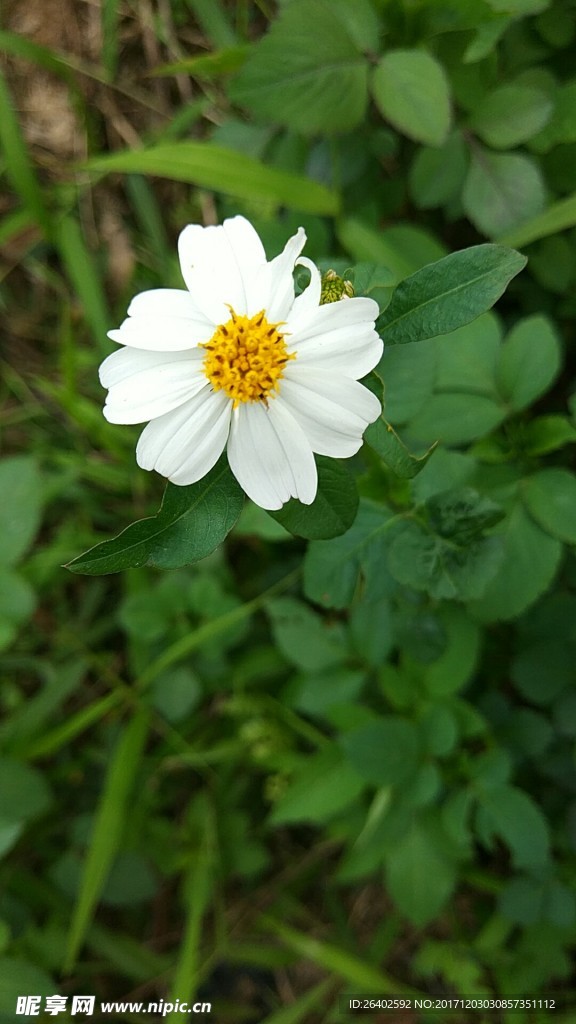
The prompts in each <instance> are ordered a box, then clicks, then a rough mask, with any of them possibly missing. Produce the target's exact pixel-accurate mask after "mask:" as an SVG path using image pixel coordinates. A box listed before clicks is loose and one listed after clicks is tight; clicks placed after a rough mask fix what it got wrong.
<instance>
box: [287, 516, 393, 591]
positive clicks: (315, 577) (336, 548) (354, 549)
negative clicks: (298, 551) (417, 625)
mask: <svg viewBox="0 0 576 1024" xmlns="http://www.w3.org/2000/svg"><path fill="white" fill-rule="evenodd" d="M390 521H391V515H390V512H389V511H388V510H387V509H385V508H382V506H380V505H376V504H372V503H371V502H369V501H361V502H360V507H359V509H358V515H357V516H356V519H355V520H354V523H353V524H352V526H351V527H350V529H349V530H347V531H346V533H344V534H342V536H341V537H336V538H335V539H334V540H318V541H313V542H312V543H311V544H310V545H309V547H308V551H307V553H306V556H305V560H304V591H305V593H306V596H307V597H309V598H310V600H312V601H315V602H316V603H317V604H320V605H323V606H324V607H326V608H344V607H345V606H346V605H347V604H349V603H350V602H351V600H352V597H353V595H354V591H355V589H356V584H357V581H358V573H359V572H360V571H362V572H363V574H364V576H365V579H366V583H367V586H368V588H372V587H374V589H376V590H377V588H378V586H380V585H383V586H384V587H386V586H389V582H388V581H387V575H386V572H385V569H384V565H385V558H386V553H385V552H386V541H387V537H386V531H387V529H388V524H389V523H390ZM378 596H382V594H381V593H380V594H378Z"/></svg>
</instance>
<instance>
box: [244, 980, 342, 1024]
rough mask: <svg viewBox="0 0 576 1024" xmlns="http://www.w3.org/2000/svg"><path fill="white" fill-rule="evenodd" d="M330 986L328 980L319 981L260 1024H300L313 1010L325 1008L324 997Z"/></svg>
mask: <svg viewBox="0 0 576 1024" xmlns="http://www.w3.org/2000/svg"><path fill="white" fill-rule="evenodd" d="M332 985H333V982H332V981H330V980H327V981H321V982H320V983H319V984H318V985H315V986H314V988H311V989H310V991H309V992H305V993H304V995H303V996H300V998H299V999H295V1000H294V1002H293V1003H290V1004H289V1006H283V1007H282V1008H281V1009H280V1010H275V1012H274V1013H271V1014H270V1016H269V1017H265V1018H264V1020H263V1021H262V1024H300V1022H301V1021H303V1020H304V1019H305V1018H307V1017H308V1014H309V1013H312V1012H313V1010H317V1009H318V1007H320V1006H326V996H327V994H328V992H329V991H330V988H331V987H332Z"/></svg>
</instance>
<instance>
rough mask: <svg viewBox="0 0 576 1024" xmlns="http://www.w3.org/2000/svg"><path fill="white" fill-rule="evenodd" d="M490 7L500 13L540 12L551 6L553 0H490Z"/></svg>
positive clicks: (520, 14) (519, 15) (519, 14)
mask: <svg viewBox="0 0 576 1024" xmlns="http://www.w3.org/2000/svg"><path fill="white" fill-rule="evenodd" d="M488 3H489V4H490V7H491V8H492V10H493V11H496V12H497V13H498V14H514V15H516V16H518V17H521V16H522V15H525V14H539V13H540V11H545V10H546V8H547V7H549V6H550V3H551V0H488Z"/></svg>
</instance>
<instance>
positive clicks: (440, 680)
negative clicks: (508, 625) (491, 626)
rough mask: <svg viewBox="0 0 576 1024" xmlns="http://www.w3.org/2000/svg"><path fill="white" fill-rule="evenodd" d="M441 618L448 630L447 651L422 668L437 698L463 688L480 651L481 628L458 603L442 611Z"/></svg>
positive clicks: (428, 684) (472, 672) (471, 673)
mask: <svg viewBox="0 0 576 1024" xmlns="http://www.w3.org/2000/svg"><path fill="white" fill-rule="evenodd" d="M440 621H441V622H442V625H443V626H444V628H445V630H446V636H447V644H446V648H445V650H444V652H443V653H442V654H441V655H440V657H439V658H436V660H435V661H433V662H432V664H431V665H426V666H425V668H424V670H423V675H422V679H423V683H424V686H425V688H426V690H427V691H428V693H430V694H431V695H432V696H433V697H434V698H438V697H440V698H442V697H447V696H449V695H451V694H453V693H457V692H458V690H461V689H462V688H463V687H464V686H465V685H466V683H467V682H468V681H469V680H470V679H471V678H472V676H473V675H474V672H475V669H476V666H477V664H478V658H479V654H480V641H481V635H480V630H479V628H478V626H477V625H476V623H475V622H473V621H472V619H470V617H469V616H468V615H467V614H466V612H465V611H464V610H463V609H462V608H459V607H458V606H457V605H447V606H446V607H445V608H443V609H442V610H441V613H440Z"/></svg>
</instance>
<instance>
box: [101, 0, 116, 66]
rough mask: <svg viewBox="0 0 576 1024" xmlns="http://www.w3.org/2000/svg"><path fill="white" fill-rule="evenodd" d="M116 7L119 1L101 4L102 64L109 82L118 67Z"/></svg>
mask: <svg viewBox="0 0 576 1024" xmlns="http://www.w3.org/2000/svg"><path fill="white" fill-rule="evenodd" d="M118 6H119V0H103V3H102V64H103V65H104V70H105V72H106V75H107V77H108V78H109V79H110V81H111V80H112V79H113V78H114V75H115V73H116V68H117V66H118V21H119V18H118V13H119V12H118Z"/></svg>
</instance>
